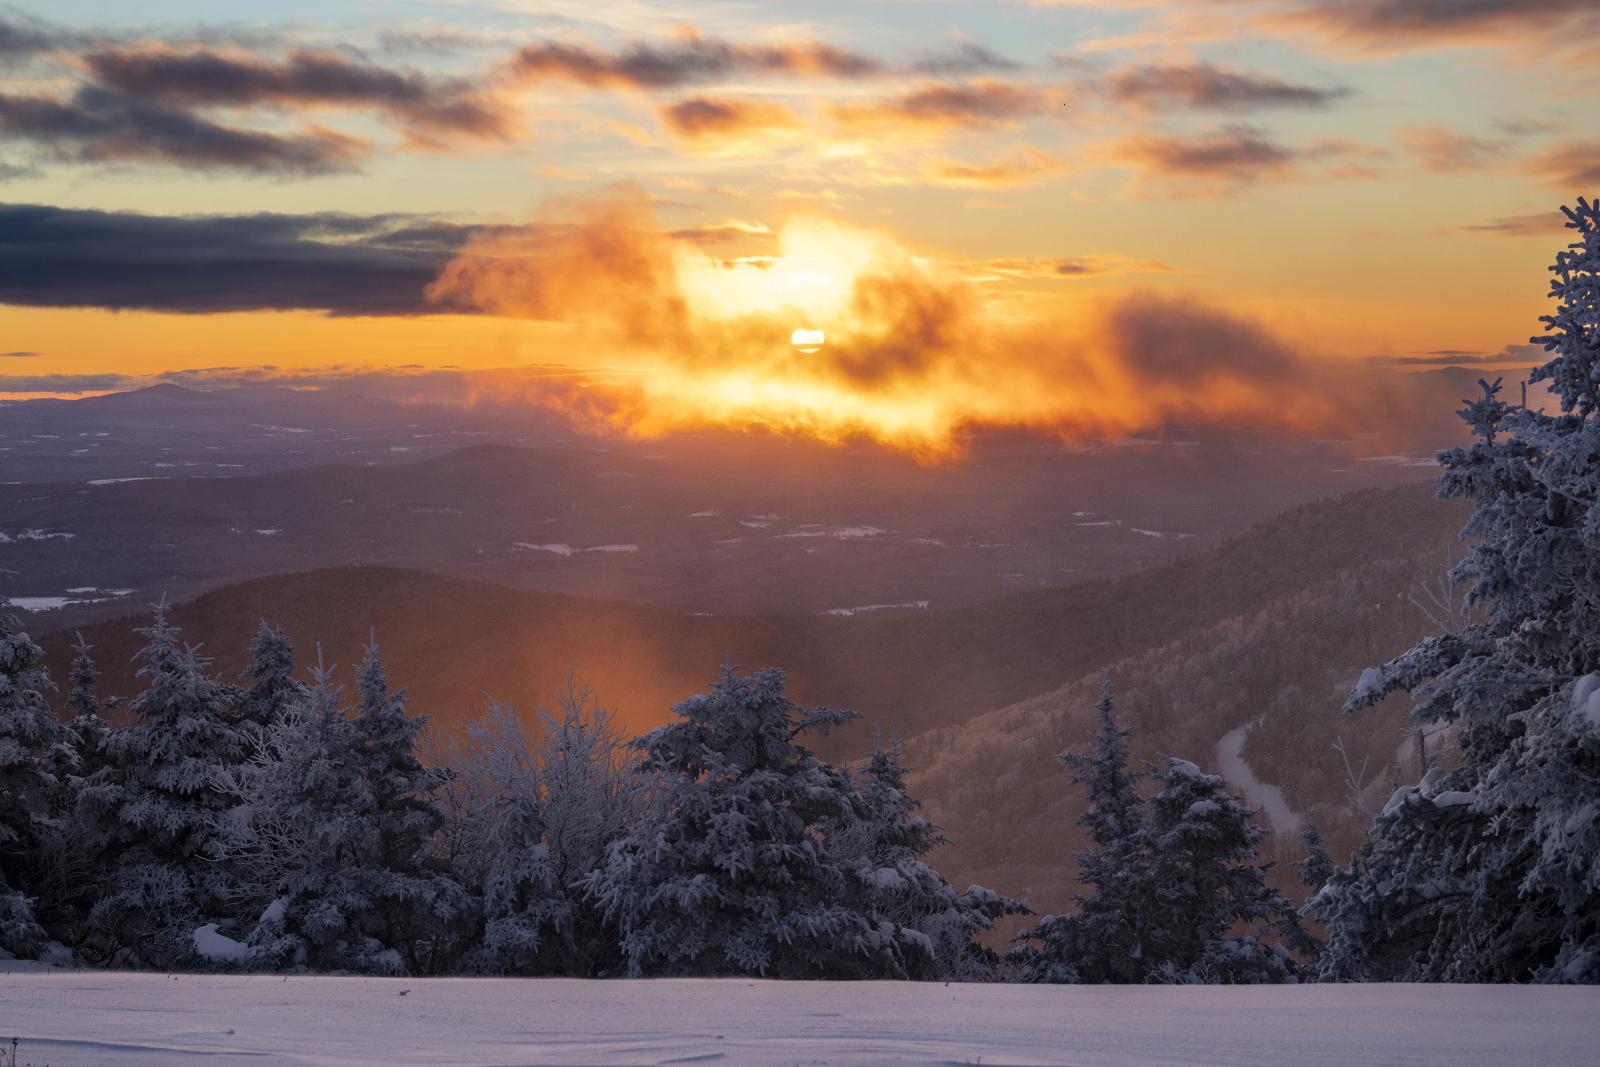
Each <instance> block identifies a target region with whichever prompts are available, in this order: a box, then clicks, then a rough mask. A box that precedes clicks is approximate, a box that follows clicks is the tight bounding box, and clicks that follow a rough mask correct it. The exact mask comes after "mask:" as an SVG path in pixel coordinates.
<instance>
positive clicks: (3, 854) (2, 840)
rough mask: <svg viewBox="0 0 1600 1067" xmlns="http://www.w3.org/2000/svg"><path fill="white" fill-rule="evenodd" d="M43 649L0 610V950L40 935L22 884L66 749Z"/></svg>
mask: <svg viewBox="0 0 1600 1067" xmlns="http://www.w3.org/2000/svg"><path fill="white" fill-rule="evenodd" d="M51 688H53V687H52V685H51V682H50V677H49V675H48V674H46V673H45V670H44V652H43V651H42V650H41V649H40V648H39V646H38V645H36V644H34V643H33V642H32V641H31V640H29V639H28V635H27V634H26V633H24V632H23V630H22V624H21V622H20V621H19V620H18V619H17V618H16V617H15V616H10V615H7V616H3V617H0V950H4V951H5V952H8V953H10V954H12V955H16V956H27V957H31V956H34V955H36V954H37V953H38V952H39V950H40V949H41V948H43V947H44V944H45V941H46V940H47V935H46V934H45V931H44V928H43V927H41V926H40V925H39V922H38V921H37V919H36V917H35V914H34V906H33V901H32V900H31V899H30V897H29V892H28V891H29V889H30V888H31V886H32V884H34V883H35V881H36V879H37V878H38V874H39V868H40V866H41V864H42V853H43V851H44V849H45V847H46V844H45V838H46V836H47V833H48V826H49V823H50V821H51V815H52V811H51V808H52V800H53V796H54V793H55V791H56V788H57V780H56V778H55V776H54V775H53V774H52V773H51V771H50V769H49V768H50V767H52V766H58V765H60V764H61V763H62V762H63V758H65V759H66V760H70V750H68V749H67V748H66V746H65V745H64V744H63V742H62V740H61V736H60V734H61V731H60V729H59V727H58V726H57V724H56V720H55V717H54V716H53V715H51V713H50V708H49V706H48V705H47V704H46V703H45V698H44V694H45V692H46V691H48V690H49V689H51Z"/></svg>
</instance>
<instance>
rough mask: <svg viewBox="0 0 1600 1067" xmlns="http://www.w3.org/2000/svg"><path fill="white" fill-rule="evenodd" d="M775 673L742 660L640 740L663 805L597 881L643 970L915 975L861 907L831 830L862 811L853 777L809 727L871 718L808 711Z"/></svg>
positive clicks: (596, 891) (630, 959)
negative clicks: (816, 744)
mask: <svg viewBox="0 0 1600 1067" xmlns="http://www.w3.org/2000/svg"><path fill="white" fill-rule="evenodd" d="M784 682H785V675H784V672H783V671H781V670H777V669H775V668H767V669H764V670H760V671H757V672H756V673H754V674H752V675H750V676H748V677H740V676H739V675H738V674H737V673H736V672H735V670H734V668H732V667H724V668H723V676H722V678H721V679H720V680H718V681H717V682H715V683H714V684H713V685H712V686H711V690H710V692H708V693H704V694H701V695H699V696H694V697H690V698H689V699H688V700H686V701H684V702H683V703H682V704H679V705H678V706H677V707H675V708H674V709H673V715H674V716H675V718H676V721H675V722H672V723H670V724H669V725H667V726H663V727H660V728H659V729H657V730H655V731H653V732H652V733H651V734H649V735H648V736H646V737H644V738H641V739H639V740H638V741H637V742H636V744H637V745H638V746H639V747H640V748H641V749H642V750H643V752H644V764H645V769H646V770H647V771H648V772H650V773H653V774H656V775H659V779H658V782H657V785H656V788H655V790H654V796H653V798H652V799H653V802H654V803H653V805H652V807H651V809H650V810H649V811H648V812H647V813H646V814H645V815H644V816H642V817H641V818H640V819H639V820H638V821H637V822H636V823H635V824H634V826H633V827H632V829H631V830H630V832H629V833H628V835H627V836H626V837H624V838H623V839H622V840H620V841H618V842H616V843H615V844H613V845H612V846H611V848H610V850H609V851H608V853H607V856H606V861H605V863H604V864H603V865H602V866H601V867H600V869H599V870H598V871H596V872H595V874H594V875H593V876H592V877H591V878H590V879H589V880H588V881H587V882H586V885H587V887H588V890H589V892H590V893H591V894H593V896H594V898H595V900H596V901H597V902H598V903H599V904H600V905H601V906H602V907H603V908H604V909H605V910H606V912H607V914H608V915H610V916H611V917H612V918H613V919H614V920H615V921H616V922H617V923H618V925H619V926H620V928H621V931H622V946H623V952H624V955H625V956H626V959H627V964H628V971H629V973H630V974H632V975H636V976H637V975H643V974H667V975H695V974H700V975H718V974H756V975H766V976H769V977H774V978H865V977H878V976H899V975H903V974H904V973H905V964H904V959H903V955H902V952H901V945H900V943H899V942H898V941H897V939H896V938H894V937H893V936H892V935H893V931H892V930H891V931H888V932H885V931H883V930H880V929H879V927H878V926H877V924H876V923H875V922H874V921H873V919H872V918H871V916H870V915H869V914H867V913H865V912H864V911H863V910H862V909H860V908H859V907H856V906H853V905H852V903H851V901H852V897H851V891H852V889H853V882H854V878H853V871H852V870H851V868H849V867H848V866H846V865H845V864H844V863H843V862H842V861H841V860H839V859H838V858H836V857H834V856H833V855H831V854H830V853H829V851H828V850H827V847H826V845H825V842H824V841H823V840H822V833H821V832H822V828H824V827H826V826H829V825H833V826H837V825H840V824H842V823H847V822H850V821H853V820H855V819H858V818H861V817H862V816H863V815H864V814H865V812H864V811H863V810H862V807H861V802H860V798H859V797H858V796H857V794H856V792H855V790H854V789H852V788H851V787H850V783H849V782H848V781H847V780H846V779H845V777H844V775H843V774H842V773H841V772H840V771H839V770H838V769H837V768H835V767H833V766H831V765H829V764H828V763H825V762H824V761H822V760H820V759H818V758H817V757H816V756H815V755H813V754H812V753H811V752H810V750H808V749H807V748H805V746H803V745H802V744H800V743H799V741H798V738H799V737H800V736H801V735H803V734H806V733H808V732H811V731H813V730H815V731H818V732H822V731H825V730H827V729H828V728H830V727H832V726H836V725H839V724H841V723H844V722H848V721H850V720H852V719H855V718H857V717H858V716H857V714H856V713H855V712H847V711H839V710H836V709H833V708H811V709H806V708H801V707H800V706H799V705H797V704H795V703H794V702H793V701H791V700H789V699H788V698H787V697H785V696H784V695H783V686H784Z"/></svg>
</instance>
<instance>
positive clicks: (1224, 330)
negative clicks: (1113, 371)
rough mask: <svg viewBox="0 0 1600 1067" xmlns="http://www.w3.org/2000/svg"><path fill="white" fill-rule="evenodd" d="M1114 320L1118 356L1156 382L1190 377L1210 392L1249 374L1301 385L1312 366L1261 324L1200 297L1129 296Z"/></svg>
mask: <svg viewBox="0 0 1600 1067" xmlns="http://www.w3.org/2000/svg"><path fill="white" fill-rule="evenodd" d="M1109 323H1110V326H1111V330H1110V331H1109V336H1110V337H1111V338H1113V339H1114V343H1115V347H1116V349H1117V351H1116V353H1115V355H1116V357H1117V359H1118V361H1119V362H1120V363H1121V364H1122V365H1123V366H1125V367H1127V368H1129V369H1131V370H1132V371H1133V373H1134V375H1135V377H1136V378H1139V379H1142V380H1147V381H1150V382H1152V383H1160V382H1179V381H1184V382H1189V383H1191V384H1192V385H1193V386H1194V388H1195V389H1196V390H1197V391H1199V392H1204V391H1205V390H1206V388H1207V387H1208V386H1209V385H1211V384H1213V383H1214V382H1215V381H1217V380H1231V379H1237V378H1249V379H1250V380H1252V381H1254V382H1255V383H1257V385H1259V386H1262V387H1270V386H1272V385H1274V384H1277V383H1282V384H1284V385H1286V386H1293V387H1295V388H1297V389H1298V388H1300V387H1302V386H1303V382H1302V381H1301V379H1302V378H1303V376H1304V375H1305V372H1306V371H1307V369H1308V362H1309V361H1308V360H1307V359H1306V357H1305V356H1304V355H1302V354H1301V353H1299V352H1297V351H1295V350H1294V349H1293V348H1291V347H1290V346H1289V345H1288V344H1287V343H1286V342H1285V341H1284V340H1283V339H1281V338H1279V337H1277V336H1275V335H1274V334H1272V333H1270V332H1269V331H1268V330H1267V329H1266V328H1265V327H1263V326H1262V325H1260V324H1259V323H1256V322H1254V321H1252V320H1250V319H1244V318H1240V317H1238V316H1235V315H1232V314H1229V313H1227V312H1226V311H1223V310H1221V309H1219V308H1215V307H1212V306H1209V305H1206V304H1202V303H1200V302H1199V301H1196V300H1191V299H1185V298H1179V297H1154V296H1151V297H1149V298H1147V299H1143V300H1134V299H1128V300H1123V301H1121V302H1120V303H1118V304H1117V305H1116V306H1115V308H1114V310H1113V311H1112V313H1111V315H1110V319H1109Z"/></svg>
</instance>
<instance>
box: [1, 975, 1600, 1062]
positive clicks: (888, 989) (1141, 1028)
mask: <svg viewBox="0 0 1600 1067" xmlns="http://www.w3.org/2000/svg"><path fill="white" fill-rule="evenodd" d="M8 970H9V972H10V973H7V971H8ZM1597 1011H1600V989H1596V988H1592V987H1530V986H1498V987H1496V986H1442V985H1435V986H1420V985H1387V986H1385V985H1364V986H1363V985H1321V986H1301V987H1292V986H1264V987H1239V986H1233V987H1218V986H1211V987H1203V986H1005V985H950V986H947V985H941V984H936V983H908V982H873V983H856V982H763V981H751V980H745V979H724V980H712V979H658V980H655V981H620V980H619V981H583V980H576V979H471V978H435V979H413V978H334V977H312V976H300V975H294V976H290V977H289V978H287V979H285V978H284V977H282V976H281V975H264V976H252V977H245V976H223V975H198V974H185V975H178V976H172V975H166V974H130V973H110V972H92V971H61V970H50V969H41V968H40V965H37V964H20V963H4V964H0V1038H6V1039H9V1037H10V1036H11V1035H13V1034H15V1035H16V1036H18V1037H20V1038H21V1047H20V1050H19V1051H20V1054H19V1057H18V1059H19V1062H22V1061H25V1060H27V1059H29V1058H31V1059H32V1060H34V1061H35V1062H48V1063H49V1064H51V1067H112V1065H115V1067H145V1065H156V1064H174V1063H185V1064H208V1065H210V1064H214V1065H217V1067H226V1065H231V1064H251V1065H254V1067H260V1065H262V1064H285V1065H291V1067H294V1065H316V1067H322V1065H330V1067H331V1065H334V1064H354V1065H362V1064H374V1065H382V1067H396V1065H400V1064H429V1065H437V1064H461V1065H485V1067H487V1065H499V1067H513V1065H533V1064H571V1065H586V1064H624V1065H637V1064H671V1063H726V1064H730V1065H746V1064H748V1065H752V1067H767V1065H771V1067H777V1065H788V1064H822V1065H828V1064H833V1065H849V1067H857V1065H860V1067H869V1065H876V1064H891V1063H893V1064H900V1065H913V1067H914V1065H918V1064H921V1065H941V1067H942V1065H952V1064H970V1063H982V1064H985V1065H1011V1067H1040V1065H1053V1067H1132V1065H1136V1064H1137V1065H1146V1064H1155V1065H1185V1067H1210V1065H1224V1064H1226V1065H1239V1067H1268V1065H1271V1067H1280V1065H1285V1064H1289V1065H1293V1067H1364V1065H1378V1064H1382V1065H1386V1067H1391V1065H1392V1067H1423V1065H1429V1067H1431V1065H1438V1067H1480V1065H1481V1067H1504V1065H1519V1064H1524V1065H1532V1064H1538V1065H1541V1067H1566V1065H1569V1064H1570V1065H1578V1064H1584V1065H1589V1064H1593V1063H1594V1062H1595V1029H1594V1020H1595V1018H1596V1013H1597ZM8 1043H9V1042H8Z"/></svg>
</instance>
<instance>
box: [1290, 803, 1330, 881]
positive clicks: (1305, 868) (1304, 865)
mask: <svg viewBox="0 0 1600 1067" xmlns="http://www.w3.org/2000/svg"><path fill="white" fill-rule="evenodd" d="M1300 844H1301V845H1302V847H1304V848H1305V850H1306V855H1305V858H1304V859H1302V860H1301V861H1300V862H1299V863H1296V864H1295V865H1294V869H1295V874H1296V875H1297V876H1298V877H1299V879H1300V884H1301V885H1303V886H1305V887H1306V888H1307V889H1310V890H1312V891H1313V893H1315V892H1316V891H1317V890H1319V889H1321V888H1322V887H1323V886H1324V885H1327V884H1328V879H1329V878H1332V877H1333V871H1334V866H1333V860H1332V859H1330V858H1329V856H1328V848H1327V846H1326V845H1324V844H1323V843H1322V832H1321V831H1320V830H1318V829H1317V824H1316V823H1315V822H1313V821H1312V820H1311V819H1309V818H1308V819H1306V821H1305V825H1304V826H1303V827H1301V829H1300Z"/></svg>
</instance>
